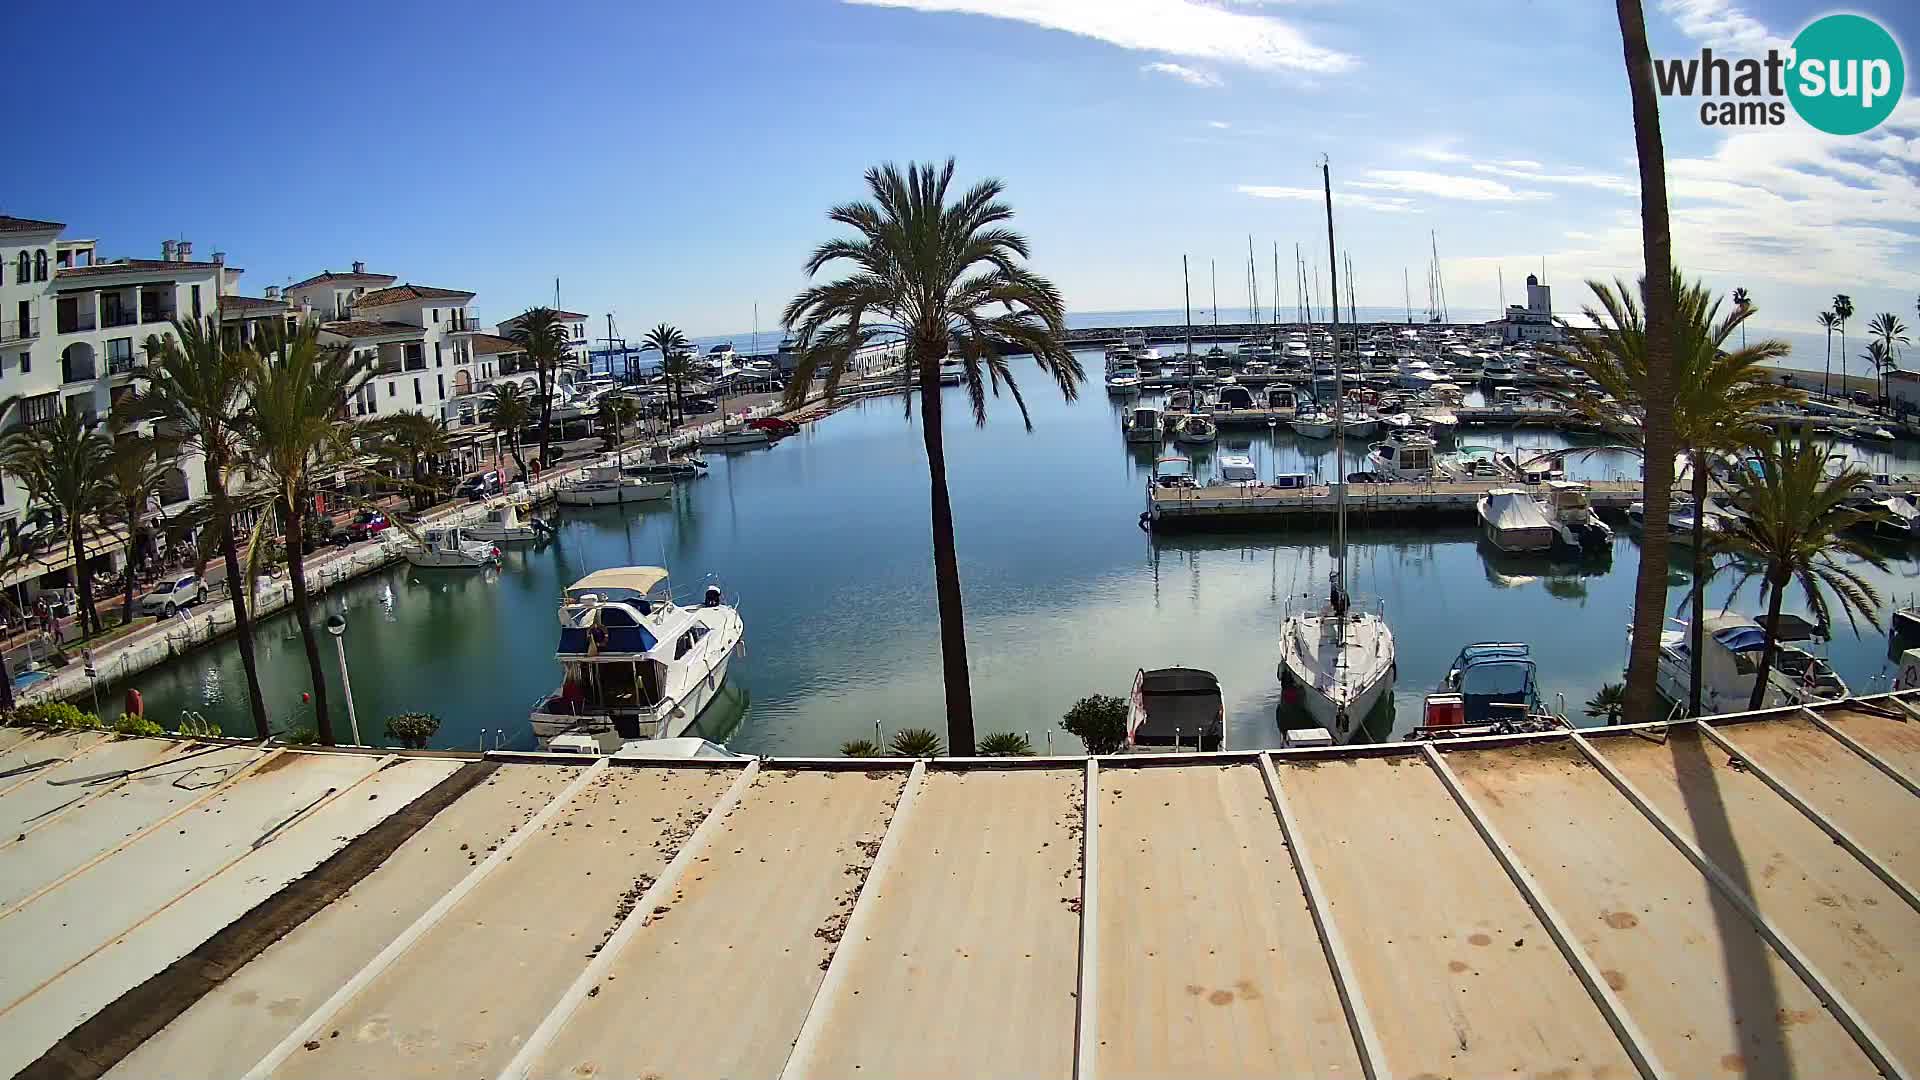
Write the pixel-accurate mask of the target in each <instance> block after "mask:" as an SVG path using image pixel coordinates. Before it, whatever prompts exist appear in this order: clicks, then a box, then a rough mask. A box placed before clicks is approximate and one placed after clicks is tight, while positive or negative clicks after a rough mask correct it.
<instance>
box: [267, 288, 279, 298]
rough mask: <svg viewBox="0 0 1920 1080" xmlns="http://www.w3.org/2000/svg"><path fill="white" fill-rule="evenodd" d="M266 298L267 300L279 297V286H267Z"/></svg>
mask: <svg viewBox="0 0 1920 1080" xmlns="http://www.w3.org/2000/svg"><path fill="white" fill-rule="evenodd" d="M267 299H269V300H278V299H280V286H278V285H269V286H267Z"/></svg>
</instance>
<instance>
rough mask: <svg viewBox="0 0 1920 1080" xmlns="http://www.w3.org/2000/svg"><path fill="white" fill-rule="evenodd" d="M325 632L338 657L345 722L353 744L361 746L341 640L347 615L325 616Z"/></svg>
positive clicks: (344, 648) (351, 684)
mask: <svg viewBox="0 0 1920 1080" xmlns="http://www.w3.org/2000/svg"><path fill="white" fill-rule="evenodd" d="M327 633H329V634H332V635H333V650H334V652H335V653H337V654H338V655H339V657H340V690H341V692H342V693H344V694H345V695H346V697H347V724H348V725H349V726H350V727H352V728H353V745H355V746H361V745H364V744H363V743H361V741H360V718H359V716H358V715H356V714H355V713H354V711H353V680H352V679H350V678H348V677H347V644H346V642H345V641H343V640H341V639H342V638H344V637H345V636H346V633H347V617H346V616H344V615H329V616H327Z"/></svg>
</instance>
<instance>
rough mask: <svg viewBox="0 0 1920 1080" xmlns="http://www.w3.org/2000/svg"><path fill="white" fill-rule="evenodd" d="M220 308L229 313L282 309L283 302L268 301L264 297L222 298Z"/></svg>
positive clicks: (285, 304)
mask: <svg viewBox="0 0 1920 1080" xmlns="http://www.w3.org/2000/svg"><path fill="white" fill-rule="evenodd" d="M220 306H221V307H223V308H226V309H228V310H230V311H252V310H256V309H258V308H284V307H286V306H287V302H286V301H285V300H268V299H267V298H266V297H264V296H223V297H221V298H220Z"/></svg>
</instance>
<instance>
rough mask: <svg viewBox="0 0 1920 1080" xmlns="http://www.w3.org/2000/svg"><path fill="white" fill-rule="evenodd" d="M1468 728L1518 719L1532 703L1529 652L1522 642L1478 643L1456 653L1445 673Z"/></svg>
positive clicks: (1531, 668)
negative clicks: (1460, 706) (1462, 707)
mask: <svg viewBox="0 0 1920 1080" xmlns="http://www.w3.org/2000/svg"><path fill="white" fill-rule="evenodd" d="M1447 682H1448V684H1449V685H1448V686H1447V687H1445V688H1444V689H1450V690H1452V691H1454V692H1456V693H1458V694H1459V695H1460V696H1461V697H1462V699H1464V700H1463V705H1464V707H1465V720H1466V722H1467V723H1469V724H1487V723H1492V722H1494V721H1496V720H1506V719H1518V718H1519V717H1520V716H1521V715H1523V714H1524V713H1525V712H1526V711H1527V710H1528V709H1530V708H1531V707H1532V706H1533V704H1534V701H1535V690H1534V662H1533V650H1532V649H1531V648H1529V647H1528V646H1527V645H1526V644H1524V643H1522V642H1482V643H1480V644H1476V645H1469V646H1467V647H1466V648H1464V649H1461V650H1460V655H1459V656H1458V657H1456V658H1454V661H1453V669H1452V671H1450V672H1449V673H1448V678H1447Z"/></svg>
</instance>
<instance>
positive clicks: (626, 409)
mask: <svg viewBox="0 0 1920 1080" xmlns="http://www.w3.org/2000/svg"><path fill="white" fill-rule="evenodd" d="M639 415H640V407H639V406H638V405H636V404H634V401H633V399H632V398H630V397H628V396H626V395H625V394H608V395H606V396H605V397H603V398H601V399H600V417H599V419H600V424H601V427H602V429H603V430H604V431H605V433H606V435H607V438H608V440H609V441H608V446H607V448H608V449H613V448H614V447H617V446H619V445H620V444H621V442H623V441H624V440H625V436H626V427H627V425H628V424H631V423H633V421H634V420H635V419H637V418H638V417H639Z"/></svg>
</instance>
